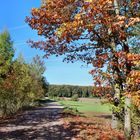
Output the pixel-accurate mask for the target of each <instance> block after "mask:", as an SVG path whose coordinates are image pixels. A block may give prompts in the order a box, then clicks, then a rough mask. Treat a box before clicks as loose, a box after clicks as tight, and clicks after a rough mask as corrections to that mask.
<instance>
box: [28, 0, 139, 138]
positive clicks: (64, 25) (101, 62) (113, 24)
mask: <svg viewBox="0 0 140 140" xmlns="http://www.w3.org/2000/svg"><path fill="white" fill-rule="evenodd" d="M139 3H140V1H139V0H129V1H125V0H122V1H118V0H78V1H77V0H67V1H65V0H51V1H50V0H46V4H43V5H42V6H41V7H40V8H33V9H32V12H31V14H32V15H31V17H27V18H26V21H27V22H28V24H29V25H30V26H31V28H32V29H35V30H37V31H38V34H39V35H41V36H44V37H45V38H46V40H45V41H38V42H33V41H32V40H30V41H29V43H30V45H31V46H32V47H34V48H39V49H41V50H44V52H45V53H46V55H45V57H48V56H50V55H56V56H57V55H63V54H65V56H66V58H65V60H67V61H74V60H82V61H84V62H86V63H90V64H93V66H94V70H92V72H91V74H92V75H93V78H94V80H95V85H98V86H99V87H101V86H102V85H106V86H107V87H111V88H112V91H113V92H112V93H111V95H110V97H111V99H110V100H111V101H112V103H113V104H114V110H115V111H114V118H115V119H116V116H119V115H120V114H121V115H122V112H123V113H124V122H125V123H124V130H125V134H126V136H127V137H128V139H129V138H130V134H131V119H130V108H129V106H130V104H131V99H132V100H133V104H136V105H137V106H139V104H138V103H139V102H140V100H139V86H138V85H139V83H140V81H139V78H138V76H139V74H140V71H139V70H138V71H134V67H137V66H138V65H139V60H140V55H139V54H135V53H131V51H130V49H131V46H130V44H129V40H130V39H131V38H132V37H133V35H132V32H133V30H134V25H135V24H137V23H139V22H140V18H139V17H140V12H139V11H140V4H139ZM124 100H125V103H124V105H123V106H122V104H123V102H124ZM120 105H121V106H120ZM118 110H119V111H118ZM116 112H117V113H116ZM114 127H116V126H114Z"/></svg>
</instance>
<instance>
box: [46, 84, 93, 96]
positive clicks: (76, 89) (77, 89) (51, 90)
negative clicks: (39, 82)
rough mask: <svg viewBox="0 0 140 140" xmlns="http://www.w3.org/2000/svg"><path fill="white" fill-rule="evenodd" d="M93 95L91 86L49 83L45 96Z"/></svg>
mask: <svg viewBox="0 0 140 140" xmlns="http://www.w3.org/2000/svg"><path fill="white" fill-rule="evenodd" d="M74 95H78V97H79V98H80V97H93V87H92V86H73V85H49V87H48V92H47V96H51V97H69V98H71V97H72V96H74Z"/></svg>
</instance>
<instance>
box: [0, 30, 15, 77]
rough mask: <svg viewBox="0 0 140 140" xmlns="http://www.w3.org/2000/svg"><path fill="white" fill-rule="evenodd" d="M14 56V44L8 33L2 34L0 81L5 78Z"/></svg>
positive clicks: (0, 40)
mask: <svg viewBox="0 0 140 140" xmlns="http://www.w3.org/2000/svg"><path fill="white" fill-rule="evenodd" d="M13 56H14V49H13V42H12V40H11V37H10V34H9V33H8V31H6V30H5V31H3V32H2V33H0V79H1V78H4V77H5V74H6V73H7V72H8V69H9V66H10V64H11V62H12V58H13Z"/></svg>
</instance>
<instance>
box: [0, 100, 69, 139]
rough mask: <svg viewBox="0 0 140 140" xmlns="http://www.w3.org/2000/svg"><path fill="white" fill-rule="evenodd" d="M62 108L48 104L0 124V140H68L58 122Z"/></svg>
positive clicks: (53, 103) (54, 103)
mask: <svg viewBox="0 0 140 140" xmlns="http://www.w3.org/2000/svg"><path fill="white" fill-rule="evenodd" d="M62 110H63V107H62V106H61V105H59V104H58V103H56V102H50V103H48V104H47V105H46V106H45V107H39V108H36V109H33V110H30V111H26V112H24V113H22V114H20V115H18V116H17V117H16V118H15V119H11V120H8V121H3V122H0V140H63V139H70V137H69V136H67V134H66V133H65V132H64V128H63V125H62V124H63V122H62V120H60V118H61V117H62V116H61V112H62Z"/></svg>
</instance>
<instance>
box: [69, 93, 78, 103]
mask: <svg viewBox="0 0 140 140" xmlns="http://www.w3.org/2000/svg"><path fill="white" fill-rule="evenodd" d="M71 101H79V98H78V94H74V95H73V96H72V97H71Z"/></svg>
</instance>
